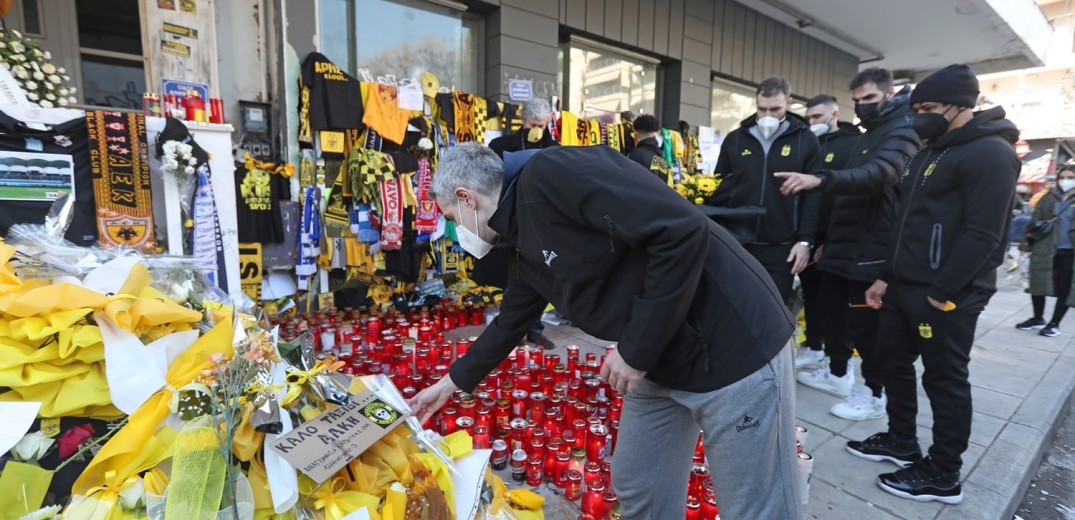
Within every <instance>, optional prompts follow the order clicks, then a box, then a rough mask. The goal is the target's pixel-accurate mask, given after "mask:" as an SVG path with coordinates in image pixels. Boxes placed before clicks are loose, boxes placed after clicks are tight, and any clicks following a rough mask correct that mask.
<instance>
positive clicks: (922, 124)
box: [911, 107, 958, 141]
mask: <svg viewBox="0 0 1075 520" xmlns="http://www.w3.org/2000/svg"><path fill="white" fill-rule="evenodd" d="M951 109H952V107H948V110H951ZM948 110H945V111H944V112H941V113H936V112H926V113H925V114H915V115H914V121H913V122H912V123H911V126H912V127H913V128H914V131H915V133H916V134H918V137H920V138H922V140H927V141H928V140H931V139H936V138H938V137H940V136H942V135H944V134H945V132H947V131H948V125H949V124H951V121H949V120H948V117H947V116H945V114H947V113H948ZM957 115H958V113H957Z"/></svg>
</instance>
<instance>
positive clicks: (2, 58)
mask: <svg viewBox="0 0 1075 520" xmlns="http://www.w3.org/2000/svg"><path fill="white" fill-rule="evenodd" d="M0 66H2V67H4V68H5V69H7V70H8V71H9V72H11V75H12V76H13V77H14V78H15V81H18V82H19V86H20V87H22V89H23V91H25V92H26V98H27V99H28V100H29V101H30V102H31V103H33V104H35V105H38V106H40V107H43V108H52V107H57V106H60V107H64V106H67V105H70V104H71V103H76V102H77V100H76V99H75V96H74V93H75V92H76V89H75V87H71V86H67V85H66V84H67V83H69V82H70V81H71V76H69V75H68V74H67V71H66V70H65V69H64V68H63V67H57V66H56V65H54V64H53V63H52V54H51V53H49V51H46V50H44V49H42V48H41V46H40V45H39V44H38V43H37V41H36V40H34V39H32V38H27V37H25V36H23V35H22V33H20V32H19V31H16V30H14V29H0Z"/></svg>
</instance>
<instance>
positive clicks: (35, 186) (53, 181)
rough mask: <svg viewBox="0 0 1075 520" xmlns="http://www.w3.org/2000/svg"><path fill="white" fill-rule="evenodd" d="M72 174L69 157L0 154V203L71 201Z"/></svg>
mask: <svg viewBox="0 0 1075 520" xmlns="http://www.w3.org/2000/svg"><path fill="white" fill-rule="evenodd" d="M74 171H75V170H74V162H73V161H72V160H71V156H70V155H60V154H51V153H24V152H7V151H0V200H23V201H52V200H56V199H58V198H59V197H61V196H63V195H66V194H70V195H71V197H72V198H73V197H74V195H75V177H74Z"/></svg>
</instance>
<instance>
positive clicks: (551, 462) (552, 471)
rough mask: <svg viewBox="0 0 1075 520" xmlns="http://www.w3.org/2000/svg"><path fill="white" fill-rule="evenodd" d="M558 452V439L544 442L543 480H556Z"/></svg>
mask: <svg viewBox="0 0 1075 520" xmlns="http://www.w3.org/2000/svg"><path fill="white" fill-rule="evenodd" d="M559 453H560V439H549V442H547V443H545V482H553V481H555V480H556V455H557V454H559Z"/></svg>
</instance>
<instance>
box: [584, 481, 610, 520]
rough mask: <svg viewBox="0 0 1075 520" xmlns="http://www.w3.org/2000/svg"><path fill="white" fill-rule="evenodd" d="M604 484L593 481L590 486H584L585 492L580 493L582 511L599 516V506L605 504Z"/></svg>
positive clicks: (600, 515)
mask: <svg viewBox="0 0 1075 520" xmlns="http://www.w3.org/2000/svg"><path fill="white" fill-rule="evenodd" d="M604 495H605V484H604V482H600V481H598V482H594V483H593V485H592V486H586V493H585V494H584V495H582V512H583V513H586V514H588V515H593V517H594V518H601V517H602V516H604V515H602V514H601V508H602V506H604V505H605V497H604Z"/></svg>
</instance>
